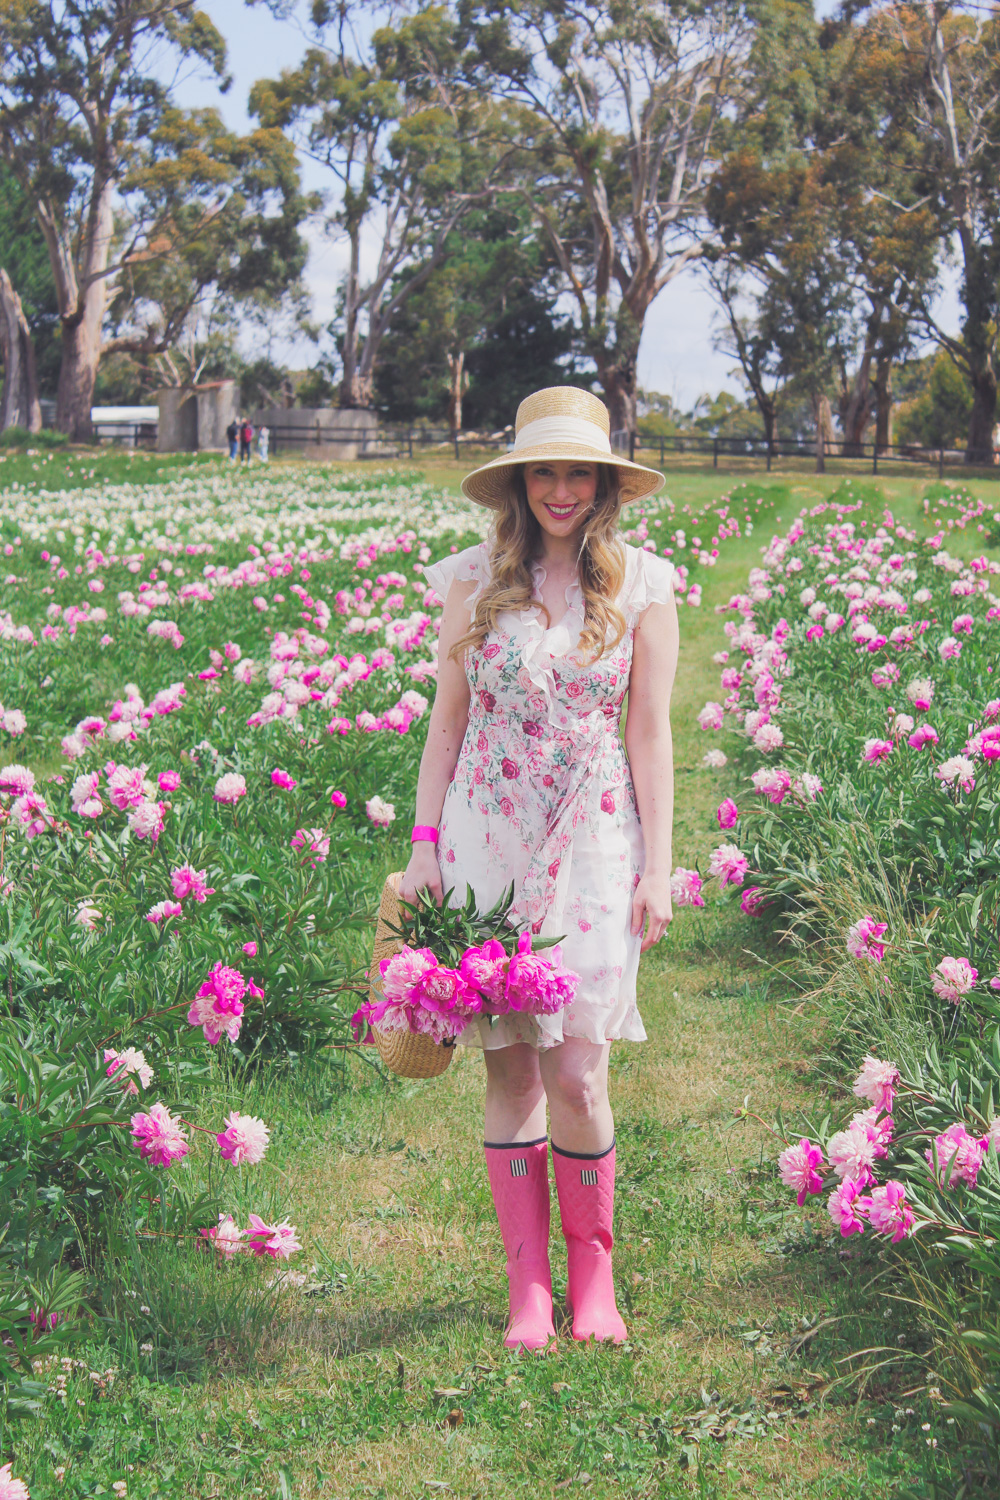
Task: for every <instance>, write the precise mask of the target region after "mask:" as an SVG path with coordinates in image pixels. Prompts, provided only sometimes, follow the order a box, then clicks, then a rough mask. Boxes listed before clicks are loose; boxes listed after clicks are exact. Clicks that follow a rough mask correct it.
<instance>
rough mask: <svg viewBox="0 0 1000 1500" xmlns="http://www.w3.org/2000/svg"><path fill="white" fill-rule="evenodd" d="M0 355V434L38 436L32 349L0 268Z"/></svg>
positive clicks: (39, 417)
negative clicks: (16, 431)
mask: <svg viewBox="0 0 1000 1500" xmlns="http://www.w3.org/2000/svg"><path fill="white" fill-rule="evenodd" d="M0 352H2V354H3V391H2V393H0V432H6V431H7V429H8V427H24V428H26V430H27V431H28V432H40V431H41V426H42V408H41V407H40V406H39V404H38V377H37V374H36V371H35V346H34V344H33V343H32V340H31V330H30V328H29V327H28V320H27V318H26V317H25V316H24V311H23V309H22V307H21V299H20V297H19V296H18V295H17V293H16V292H15V290H14V287H13V285H12V284H11V279H10V277H9V276H8V275H7V272H6V271H5V270H4V269H3V267H2V266H0Z"/></svg>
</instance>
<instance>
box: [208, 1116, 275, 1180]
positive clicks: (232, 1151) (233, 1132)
mask: <svg viewBox="0 0 1000 1500" xmlns="http://www.w3.org/2000/svg"><path fill="white" fill-rule="evenodd" d="M270 1134H271V1132H270V1131H269V1130H268V1128H267V1126H266V1125H265V1124H264V1121H263V1120H258V1119H257V1117H256V1115H241V1114H238V1113H237V1111H236V1110H235V1109H234V1110H233V1111H232V1112H231V1113H230V1114H229V1115H227V1117H226V1128H225V1130H222V1131H220V1132H219V1133H218V1134H217V1135H216V1137H215V1139H216V1140H217V1141H218V1143H219V1150H220V1151H221V1152H222V1154H223V1156H224V1157H225V1158H226V1160H227V1161H231V1162H232V1163H233V1165H234V1166H236V1167H241V1166H242V1165H243V1163H244V1162H246V1164H247V1166H250V1167H255V1166H256V1165H257V1163H258V1162H259V1161H263V1160H264V1153H265V1151H266V1150H267V1143H268V1139H269V1137H270Z"/></svg>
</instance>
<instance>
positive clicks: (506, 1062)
mask: <svg viewBox="0 0 1000 1500" xmlns="http://www.w3.org/2000/svg"><path fill="white" fill-rule="evenodd" d="M486 1073H487V1077H488V1080H489V1087H490V1088H491V1089H495V1090H497V1091H498V1092H499V1093H502V1094H503V1095H504V1096H505V1097H506V1098H508V1099H511V1100H518V1099H520V1100H525V1101H527V1102H532V1101H534V1100H536V1099H538V1098H540V1097H541V1092H542V1080H541V1075H540V1073H539V1071H538V1054H537V1052H536V1051H535V1049H534V1048H533V1047H528V1046H526V1045H525V1044H523V1043H518V1044H516V1045H515V1046H513V1047H497V1048H495V1049H488V1050H487V1052H486Z"/></svg>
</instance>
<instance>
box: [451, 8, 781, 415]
mask: <svg viewBox="0 0 1000 1500" xmlns="http://www.w3.org/2000/svg"><path fill="white" fill-rule="evenodd" d="M457 12H458V16H459V19H460V21H461V24H462V28H463V43H464V45H466V47H467V49H468V53H467V58H468V61H467V66H468V68H469V69H470V76H472V77H474V78H477V79H478V80H479V82H480V86H481V87H482V88H483V89H484V90H486V89H493V90H495V91H497V92H499V93H500V94H502V95H503V96H504V97H505V98H507V99H508V100H509V101H511V103H512V104H516V105H518V106H519V107H520V110H521V114H520V115H519V116H517V134H516V136H512V137H511V145H512V146H516V147H517V156H516V160H517V163H518V166H519V177H518V178H517V180H516V181H512V182H511V184H510V185H511V188H512V190H515V191H517V192H519V193H520V195H521V196H522V197H523V199H524V201H525V202H527V203H528V204H529V205H530V206H531V209H532V212H533V214H534V215H535V218H536V220H537V223H538V224H539V226H540V228H541V230H542V231H543V232H544V234H545V235H546V237H547V238H548V240H549V243H550V245H551V247H552V252H553V255H554V257H555V259H556V261H557V264H558V265H559V267H560V270H561V273H562V276H563V280H564V285H565V288H566V290H567V292H568V293H569V295H570V296H571V297H572V299H573V301H574V303H575V307H576V316H577V319H578V322H579V330H580V341H581V346H582V349H583V351H584V352H585V353H586V354H587V355H588V356H589V358H590V359H592V360H593V361H594V364H595V366H596V368H597V376H598V379H599V381H600V383H601V386H602V388H603V391H604V395H605V398H606V400H607V403H608V406H609V407H610V410H611V421H612V426H613V427H614V428H618V429H625V430H629V431H634V430H635V425H636V396H637V383H636V362H637V358H638V353H639V346H640V342H641V339H642V334H643V328H644V325H645V320H646V314H647V313H648V311H649V308H650V306H651V304H652V302H653V301H654V299H655V298H656V297H657V295H658V294H659V293H660V292H661V291H662V290H663V288H664V287H665V286H667V284H668V283H669V282H671V281H673V280H674V279H675V278H676V277H677V276H679V275H681V274H682V273H683V272H684V271H685V270H686V269H687V268H688V267H690V266H692V265H694V264H695V263H696V262H697V261H699V260H700V259H701V258H702V256H703V255H704V253H705V249H706V245H707V243H708V229H707V226H706V223H705V219H704V205H705V193H706V188H707V186H708V182H709V179H710V176H711V172H712V167H713V160H714V156H715V154H716V153H717V151H718V149H719V147H720V145H721V143H722V140H723V139H724V138H725V137H726V135H727V133H729V132H731V131H733V130H734V129H736V128H737V127H738V122H739V117H740V112H741V108H742V97H743V88H744V85H743V68H744V65H745V62H746V58H747V55H748V50H749V47H750V44H751V41H752V38H753V35H754V32H755V25H756V23H755V21H754V19H753V17H752V15H751V8H750V7H749V6H747V5H744V4H743V3H742V0H704V3H701V4H697V5H693V4H690V3H688V0H596V3H585V0H520V3H518V4H516V5H505V6H497V5H494V4H490V3H484V0H457ZM766 13H767V8H766V7H763V8H761V7H757V14H758V16H765V15H766ZM512 159H513V158H512Z"/></svg>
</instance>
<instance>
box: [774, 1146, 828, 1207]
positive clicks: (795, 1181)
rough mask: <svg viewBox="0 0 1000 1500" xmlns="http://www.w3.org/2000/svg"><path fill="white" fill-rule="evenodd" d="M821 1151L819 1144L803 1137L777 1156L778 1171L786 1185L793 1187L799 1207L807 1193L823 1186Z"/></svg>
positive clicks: (817, 1190)
mask: <svg viewBox="0 0 1000 1500" xmlns="http://www.w3.org/2000/svg"><path fill="white" fill-rule="evenodd" d="M823 1165H824V1163H823V1152H822V1151H821V1149H820V1147H819V1146H814V1145H813V1143H812V1142H811V1141H809V1140H807V1139H806V1138H805V1136H803V1137H802V1139H801V1140H800V1141H799V1143H798V1145H797V1146H788V1147H786V1148H785V1150H784V1151H782V1153H781V1155H780V1156H779V1157H778V1172H779V1175H780V1177H781V1180H782V1182H783V1183H784V1184H785V1186H786V1187H790V1188H794V1189H795V1191H796V1193H797V1195H798V1196H797V1199H796V1201H797V1202H798V1205H799V1207H800V1208H801V1207H802V1205H803V1203H805V1201H806V1197H807V1195H808V1194H809V1193H818V1192H819V1191H820V1189H821V1188H822V1186H823V1178H822V1176H821V1175H820V1174H821V1172H822V1169H823Z"/></svg>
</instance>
